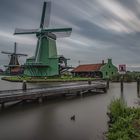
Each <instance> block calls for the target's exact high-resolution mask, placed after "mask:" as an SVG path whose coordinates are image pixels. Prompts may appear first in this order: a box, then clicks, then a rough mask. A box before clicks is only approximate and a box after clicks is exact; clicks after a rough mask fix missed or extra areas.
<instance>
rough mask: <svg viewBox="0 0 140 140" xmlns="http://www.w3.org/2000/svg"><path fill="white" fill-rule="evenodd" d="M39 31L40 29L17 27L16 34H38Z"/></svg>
mask: <svg viewBox="0 0 140 140" xmlns="http://www.w3.org/2000/svg"><path fill="white" fill-rule="evenodd" d="M37 31H38V29H19V28H16V29H15V33H14V35H17V34H36V33H37Z"/></svg>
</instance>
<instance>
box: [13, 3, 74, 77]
mask: <svg viewBox="0 0 140 140" xmlns="http://www.w3.org/2000/svg"><path fill="white" fill-rule="evenodd" d="M50 10H51V2H44V5H43V10H42V17H41V22H40V28H39V29H32V30H25V29H16V30H15V33H14V34H15V35H22V34H36V37H37V39H38V41H37V46H36V51H35V55H34V56H33V57H31V58H28V59H27V60H26V63H25V70H24V74H25V75H27V76H35V77H38V76H55V75H59V58H58V55H57V48H56V39H57V38H58V37H68V36H70V34H71V31H72V28H58V29H49V28H47V27H48V25H49V19H50Z"/></svg>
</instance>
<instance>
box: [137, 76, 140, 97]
mask: <svg viewBox="0 0 140 140" xmlns="http://www.w3.org/2000/svg"><path fill="white" fill-rule="evenodd" d="M137 93H138V97H140V95H139V93H140V79H139V77H138V78H137Z"/></svg>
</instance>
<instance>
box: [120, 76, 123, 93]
mask: <svg viewBox="0 0 140 140" xmlns="http://www.w3.org/2000/svg"><path fill="white" fill-rule="evenodd" d="M120 82H121V83H120V87H121V92H123V76H121V79H120Z"/></svg>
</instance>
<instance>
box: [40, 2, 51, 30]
mask: <svg viewBox="0 0 140 140" xmlns="http://www.w3.org/2000/svg"><path fill="white" fill-rule="evenodd" d="M50 13H51V1H48V2H44V4H43V9H42V16H41V22H40V28H41V29H43V28H45V27H48V26H49V22H50Z"/></svg>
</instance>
